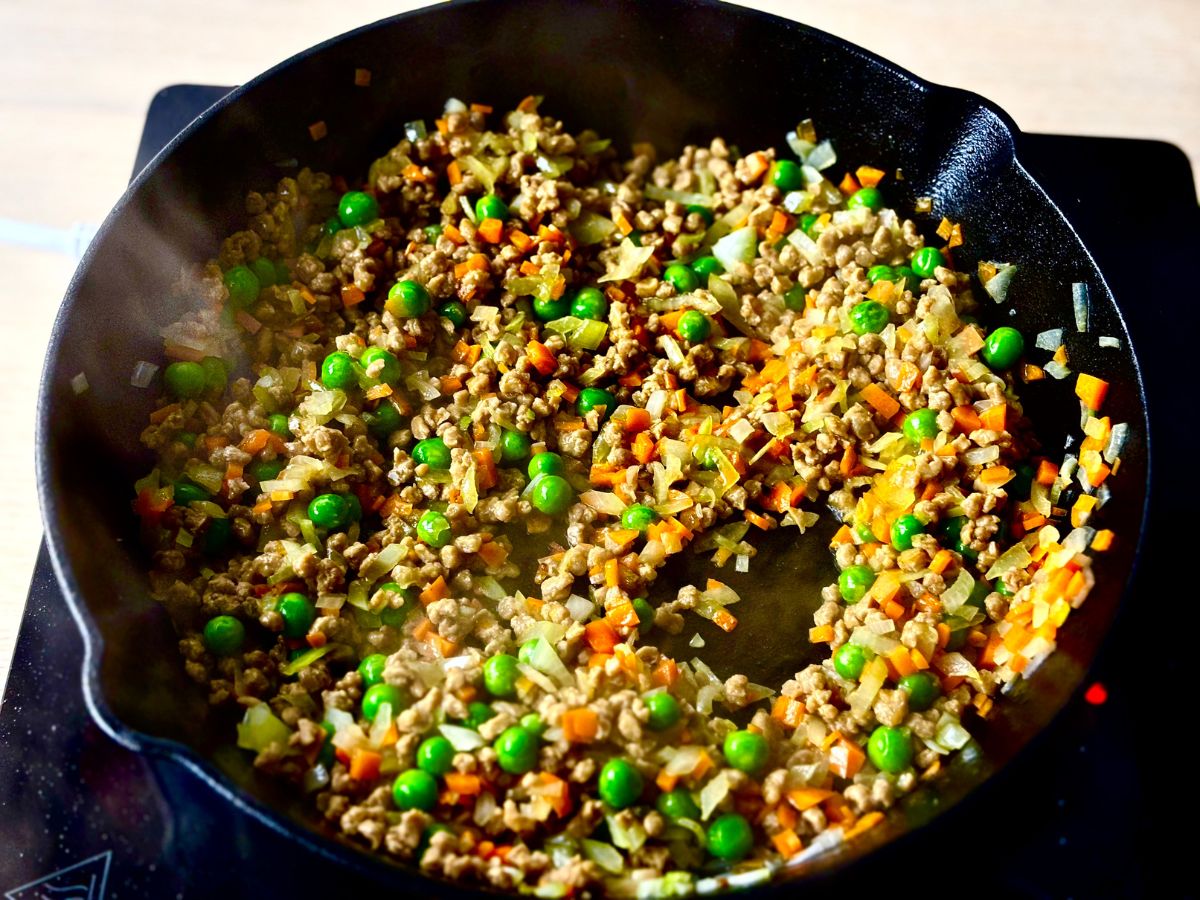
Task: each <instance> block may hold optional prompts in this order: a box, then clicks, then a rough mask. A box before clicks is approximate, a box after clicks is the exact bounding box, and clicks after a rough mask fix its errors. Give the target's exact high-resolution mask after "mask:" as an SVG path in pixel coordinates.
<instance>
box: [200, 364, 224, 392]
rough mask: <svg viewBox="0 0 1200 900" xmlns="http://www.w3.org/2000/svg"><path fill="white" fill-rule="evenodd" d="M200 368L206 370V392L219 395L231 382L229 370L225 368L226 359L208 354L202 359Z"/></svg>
mask: <svg viewBox="0 0 1200 900" xmlns="http://www.w3.org/2000/svg"><path fill="white" fill-rule="evenodd" d="M200 368H202V369H203V370H204V390H205V393H208V394H211V395H212V396H214V397H219V396H220V395H221V394H222V393H224V391H225V385H227V384H228V383H229V370H228V369H226V368H225V360H223V359H220V358H219V357H216V356H206V357H204V359H202V360H200Z"/></svg>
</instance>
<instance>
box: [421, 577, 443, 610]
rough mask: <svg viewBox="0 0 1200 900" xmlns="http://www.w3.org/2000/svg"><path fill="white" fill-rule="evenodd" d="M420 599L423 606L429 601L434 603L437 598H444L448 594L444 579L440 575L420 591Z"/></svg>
mask: <svg viewBox="0 0 1200 900" xmlns="http://www.w3.org/2000/svg"><path fill="white" fill-rule="evenodd" d="M419 596H420V600H421V604H422V605H423V606H428V605H429V604H430V603H435V602H437V601H438V600H444V599H446V597H448V596H450V588H449V586H448V585H447V584H446V579H445V578H443V577H442V576H441V575H439V576H438V577H437V579H436V580H435V581H434V582H433V583H432V584H430V585H429V586H428V587H426V588H425V590H423V591H421V593H420V595H419Z"/></svg>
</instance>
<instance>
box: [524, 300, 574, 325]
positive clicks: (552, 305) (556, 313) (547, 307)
mask: <svg viewBox="0 0 1200 900" xmlns="http://www.w3.org/2000/svg"><path fill="white" fill-rule="evenodd" d="M533 314H534V315H535V316H537V317H538V319H539V320H540V321H542V322H553V321H554V320H555V319H561V318H563V317H564V316H569V315H571V298H570V297H567V296H562V297H559V298H558V299H557V300H555V299H554V298H553V297H547V298H545V299H542V298H541V297H535V298H534V299H533Z"/></svg>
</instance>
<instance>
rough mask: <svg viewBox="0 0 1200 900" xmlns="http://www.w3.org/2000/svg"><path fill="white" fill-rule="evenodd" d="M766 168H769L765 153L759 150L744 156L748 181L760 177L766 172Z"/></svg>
mask: <svg viewBox="0 0 1200 900" xmlns="http://www.w3.org/2000/svg"><path fill="white" fill-rule="evenodd" d="M768 168H770V162H769V161H768V160H767V154H765V153H763V152H762V151H761V150H759V151H757V152H755V153H751V154H750V155H749V156H747V157H746V175H747V177H748V179H749V181H756V180H758V179H759V178H761V177H762V176H763V175H765V174H766V173H767V169H768Z"/></svg>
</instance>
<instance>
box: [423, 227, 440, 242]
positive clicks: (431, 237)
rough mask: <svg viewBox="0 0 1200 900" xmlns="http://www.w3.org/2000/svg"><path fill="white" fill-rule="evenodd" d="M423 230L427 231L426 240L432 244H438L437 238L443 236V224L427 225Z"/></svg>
mask: <svg viewBox="0 0 1200 900" xmlns="http://www.w3.org/2000/svg"><path fill="white" fill-rule="evenodd" d="M421 230H422V231H423V232H425V240H426V241H427V242H428V243H430V244H436V243H437V239H438V238H440V237H441V236H442V226H441V225H426V226H425V227H424V228H422V229H421Z"/></svg>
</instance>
